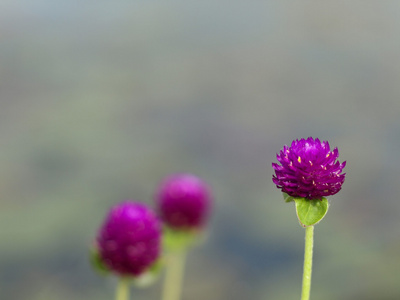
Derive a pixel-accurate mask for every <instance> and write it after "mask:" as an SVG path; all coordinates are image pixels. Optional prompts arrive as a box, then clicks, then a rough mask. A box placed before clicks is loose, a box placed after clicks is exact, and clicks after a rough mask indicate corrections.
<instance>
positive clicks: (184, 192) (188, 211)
mask: <svg viewBox="0 0 400 300" xmlns="http://www.w3.org/2000/svg"><path fill="white" fill-rule="evenodd" d="M211 200H212V199H211V193H210V190H209V188H208V186H207V185H206V184H205V183H204V182H203V181H202V180H201V179H200V178H198V177H196V176H195V175H192V174H174V175H170V176H168V177H167V178H166V179H164V180H163V181H162V183H161V184H160V186H159V189H158V192H157V194H156V203H157V207H158V212H159V214H160V216H161V218H162V220H163V221H164V223H165V224H166V225H167V226H168V227H170V228H172V229H177V230H186V229H189V230H190V229H200V228H201V227H202V226H203V225H204V223H205V221H206V219H207V217H208V213H209V210H210V206H211Z"/></svg>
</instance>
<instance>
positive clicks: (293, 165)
mask: <svg viewBox="0 0 400 300" xmlns="http://www.w3.org/2000/svg"><path fill="white" fill-rule="evenodd" d="M338 156H339V151H338V149H337V148H335V149H333V151H331V149H330V147H329V143H328V142H327V141H323V142H321V141H320V140H319V139H313V138H312V137H309V138H308V139H300V140H295V141H293V142H292V145H291V146H290V147H288V146H286V145H285V146H284V147H283V149H282V150H281V151H280V153H279V154H277V155H276V157H277V160H278V162H279V163H280V165H279V164H277V163H273V164H272V167H273V168H274V170H275V175H273V176H272V181H273V182H274V183H275V184H276V186H277V187H278V188H280V189H281V190H282V192H284V193H287V194H288V195H289V196H292V197H301V198H307V199H321V198H322V197H326V196H330V195H334V194H336V193H337V192H339V191H340V189H341V188H342V184H343V182H344V179H345V175H346V173H342V171H343V168H344V167H345V165H346V162H343V163H339V161H337V158H338ZM341 173H342V174H341Z"/></svg>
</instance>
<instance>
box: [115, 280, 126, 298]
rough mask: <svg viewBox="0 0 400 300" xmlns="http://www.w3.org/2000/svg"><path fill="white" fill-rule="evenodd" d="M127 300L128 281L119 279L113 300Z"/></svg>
mask: <svg viewBox="0 0 400 300" xmlns="http://www.w3.org/2000/svg"><path fill="white" fill-rule="evenodd" d="M128 299H129V279H128V278H124V277H120V278H119V281H118V286H117V293H116V295H115V300H128Z"/></svg>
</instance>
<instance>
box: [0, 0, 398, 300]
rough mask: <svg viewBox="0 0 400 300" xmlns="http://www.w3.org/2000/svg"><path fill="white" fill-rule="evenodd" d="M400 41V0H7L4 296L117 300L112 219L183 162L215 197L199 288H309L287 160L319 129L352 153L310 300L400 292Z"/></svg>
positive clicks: (271, 298) (3, 23)
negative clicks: (287, 153) (107, 222)
mask: <svg viewBox="0 0 400 300" xmlns="http://www.w3.org/2000/svg"><path fill="white" fill-rule="evenodd" d="M399 50H400V2H399V1H327V2H319V1H242V2H239V1H220V0H215V1H197V2H195V1H193V2H192V1H183V2H175V1H164V2H162V1H112V2H111V1H76V0H72V1H60V0H52V1H50V0H31V1H11V0H3V1H0V138H1V139H0V140H1V147H0V166H1V167H0V299H4V300H6V299H10V300H25V299H26V300H28V299H29V300H67V299H68V300H69V299H76V300H83V299H85V300H92V299H93V300H94V299H96V300H103V299H104V300H105V299H112V297H113V293H114V288H115V278H113V277H105V278H103V277H100V276H98V274H96V273H95V272H93V271H92V270H91V268H90V266H89V263H88V249H89V248H90V246H91V244H92V242H93V240H94V238H95V235H96V231H97V228H98V226H99V225H100V224H101V222H102V219H103V217H104V215H105V214H106V212H107V210H108V208H109V207H110V206H111V205H113V204H114V203H116V202H119V201H121V200H125V199H135V200H138V201H143V202H146V203H148V204H149V205H152V203H153V195H154V191H155V187H156V185H157V184H158V183H159V182H160V180H161V179H162V178H163V177H164V176H166V175H167V174H169V173H172V172H180V171H185V172H192V173H195V174H197V175H198V176H200V177H202V178H204V179H205V180H206V181H207V182H208V183H209V184H210V185H211V186H212V188H213V191H214V195H215V205H214V212H213V214H212V218H211V220H210V224H209V226H208V229H209V230H208V237H207V239H206V241H205V243H204V244H203V245H202V246H200V247H197V248H196V249H194V250H193V251H192V252H191V253H190V255H189V260H188V264H187V269H186V277H185V282H184V291H183V300H184V299H190V300H197V299H207V300H214V299H226V300H242V299H252V300H258V299H260V300H261V299H268V300H282V299H299V297H300V288H301V274H302V258H303V243H304V229H303V228H302V227H300V226H299V224H298V221H297V218H296V214H295V208H294V204H293V203H285V202H284V201H283V198H282V195H281V193H280V191H279V190H278V189H276V187H275V186H274V184H273V183H272V181H271V177H272V174H273V170H272V167H271V163H272V162H274V161H276V158H275V155H276V153H277V152H279V150H280V149H281V148H282V147H283V145H284V144H289V143H290V142H291V141H292V140H293V139H296V138H302V137H304V138H306V137H308V136H313V137H319V138H320V139H323V140H329V142H330V144H331V145H332V146H333V147H335V146H337V147H338V148H339V153H340V160H341V161H343V160H346V161H347V166H346V169H345V171H346V172H347V178H346V181H345V183H344V185H343V189H342V191H341V192H340V193H338V194H337V195H335V196H333V197H330V199H329V201H330V209H329V212H328V214H327V216H326V217H325V219H324V220H323V221H322V222H321V223H320V224H318V225H317V227H316V229H315V238H316V240H315V260H314V273H313V283H312V291H311V298H312V299H321V300H330V299H332V300H334V299H342V300H357V299H362V300H373V299H379V300H389V299H393V300H394V299H400V286H399V282H400V218H399V214H400V201H399V195H400V184H399V181H400V159H399V149H400V118H399V115H400V59H399V53H400V51H399ZM160 292H161V280H159V281H158V282H157V283H156V284H155V285H154V286H152V287H151V288H148V289H146V290H137V289H135V290H132V293H133V295H132V299H135V300H140V299H160Z"/></svg>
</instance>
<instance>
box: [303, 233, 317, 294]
mask: <svg viewBox="0 0 400 300" xmlns="http://www.w3.org/2000/svg"><path fill="white" fill-rule="evenodd" d="M313 244H314V226H308V227H306V244H305V249H304V269H303V288H302V292H301V300H309V299H310V289H311V269H312V257H313Z"/></svg>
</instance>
